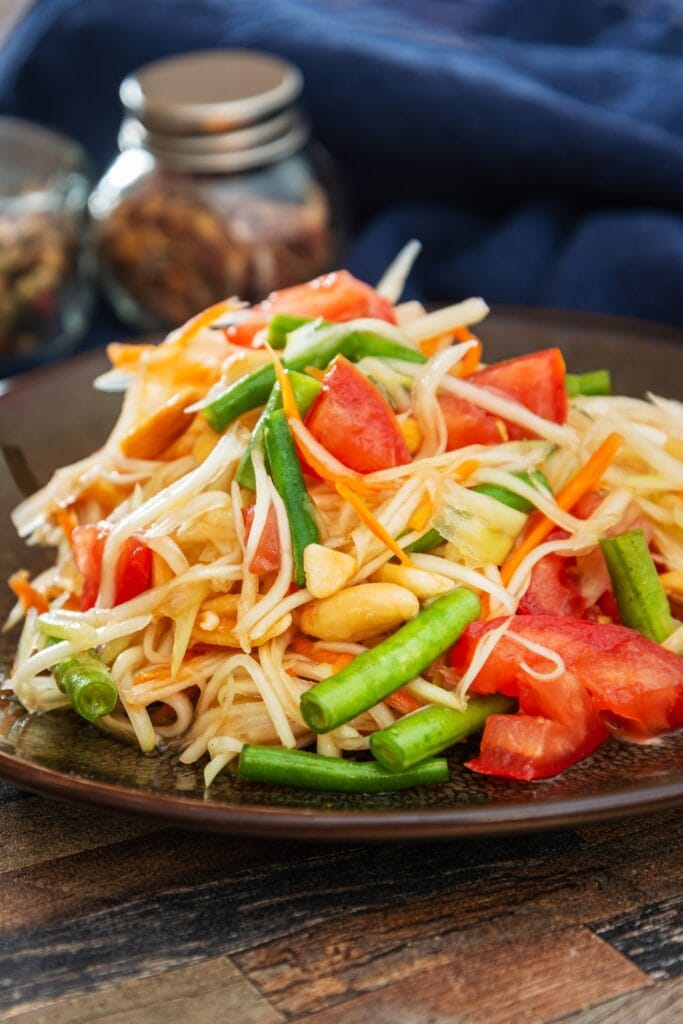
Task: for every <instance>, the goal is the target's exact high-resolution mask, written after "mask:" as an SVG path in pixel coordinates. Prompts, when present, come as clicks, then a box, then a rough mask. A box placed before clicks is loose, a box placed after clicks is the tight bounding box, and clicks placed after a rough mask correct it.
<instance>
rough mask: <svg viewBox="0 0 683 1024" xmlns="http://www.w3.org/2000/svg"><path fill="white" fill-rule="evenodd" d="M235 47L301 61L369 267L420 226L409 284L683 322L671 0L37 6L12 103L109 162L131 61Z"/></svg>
mask: <svg viewBox="0 0 683 1024" xmlns="http://www.w3.org/2000/svg"><path fill="white" fill-rule="evenodd" d="M226 45H227V46H246V47H258V48H261V49H266V50H271V51H273V52H275V53H280V54H282V55H283V56H285V57H288V58H290V59H292V60H293V61H295V62H296V63H297V64H298V65H299V66H300V67H301V68H302V70H303V72H304V75H305V78H306V90H305V103H306V106H307V108H308V111H309V113H310V115H311V118H312V121H313V126H314V131H315V134H316V136H317V138H319V139H320V141H322V142H323V143H324V144H325V145H326V146H327V148H328V149H329V150H330V151H331V153H332V154H333V156H334V157H335V158H336V160H337V162H338V163H339V164H340V165H341V168H342V170H343V172H344V175H345V177H346V179H347V182H348V183H349V186H350V191H351V194H352V197H353V200H354V202H355V208H356V215H357V225H358V229H359V230H358V233H357V235H356V238H355V241H354V244H353V246H352V248H351V251H350V254H349V265H350V266H351V269H352V270H355V271H356V272H357V273H359V274H360V275H362V276H364V277H366V278H367V279H369V280H373V279H376V278H377V277H378V276H379V275H380V274H381V272H382V270H383V269H384V267H385V266H386V264H387V263H388V261H389V260H390V259H391V258H392V256H393V255H394V254H395V252H396V250H397V249H398V248H399V247H400V246H401V245H402V244H403V243H404V242H405V241H406V240H407V239H408V238H411V237H419V238H421V239H422V241H423V243H424V255H423V257H422V259H421V261H420V262H419V263H418V265H417V267H416V268H415V270H414V272H413V274H412V275H411V279H410V282H409V292H410V294H411V295H412V296H414V297H415V296H417V297H420V298H423V299H444V298H454V299H457V298H459V297H462V296H465V295H467V294H472V293H476V294H483V295H485V296H486V298H487V299H488V300H489V301H490V302H493V303H495V302H511V303H523V304H529V305H534V304H543V305H550V306H557V307H565V308H576V309H590V310H597V311H602V312H609V313H618V314H626V315H631V316H637V317H643V318H646V319H653V320H661V321H667V322H670V323H677V324H683V286H682V284H683V16H682V15H681V8H680V4H679V3H678V2H676V0H672V2H669V3H667V2H664V0H624V2H616V0H614V2H611V0H571V2H567V0H543V2H542V3H539V2H538V0H421V2H418V0H413V2H409V0H394V2H390V0H384V2H381V0H363V2H357V3H353V2H349V0H346V2H345V0H327V2H323V0H145V2H144V3H141V2H140V0H88V2H87V3H83V2H82V0H39V2H38V3H37V4H36V5H35V6H34V7H33V8H32V10H31V11H30V13H29V14H28V16H27V17H26V18H25V20H24V21H23V23H22V24H21V25H20V26H19V27H18V29H17V30H16V31H15V33H14V35H13V36H12V38H11V39H10V41H9V42H8V43H7V45H6V46H5V49H4V52H3V53H2V54H0V111H2V112H5V113H12V114H16V115H19V116H24V117H29V118H32V119H34V120H37V121H40V122H43V123H45V124H48V125H50V126H52V127H55V128H58V129H60V130H62V131H65V132H67V133H68V134H70V135H72V136H74V137H76V138H77V139H79V140H80V141H81V142H82V143H83V144H84V145H85V147H86V149H87V150H88V151H89V153H90V154H91V156H92V157H93V159H94V160H95V161H96V163H97V164H98V165H99V167H100V168H102V169H103V168H104V166H106V164H107V162H108V161H109V160H110V159H111V158H112V157H113V155H114V153H115V150H116V134H117V130H118V126H119V123H120V117H121V112H120V108H119V102H118V85H119V82H120V81H121V79H122V78H123V77H124V75H125V74H126V73H127V72H129V71H131V70H132V69H134V68H136V67H138V66H140V65H141V64H143V63H145V62H147V61H149V60H152V59H154V58H157V57H160V56H164V55H167V54H171V53H178V52H183V51H188V50H192V49H198V48H205V47H214V46H226ZM103 330H104V333H105V334H106V333H107V331H106V330H105V329H103Z"/></svg>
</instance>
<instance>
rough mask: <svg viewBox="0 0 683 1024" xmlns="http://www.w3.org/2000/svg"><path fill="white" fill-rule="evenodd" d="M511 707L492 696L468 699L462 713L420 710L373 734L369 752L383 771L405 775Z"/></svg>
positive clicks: (504, 699)
mask: <svg viewBox="0 0 683 1024" xmlns="http://www.w3.org/2000/svg"><path fill="white" fill-rule="evenodd" d="M515 706H516V703H515V701H514V700H511V699H510V698H509V697H503V696H501V695H500V694H494V695H492V696H490V697H474V698H472V699H471V700H470V701H469V702H468V704H467V706H466V707H465V708H464V709H463V710H462V711H454V710H452V709H451V708H441V707H427V708H422V710H420V711H415V712H414V713H413V714H411V715H406V716H405V717H404V718H399V720H398V721H397V722H394V724H393V725H390V726H388V727H387V728H386V729H381V730H380V731H379V732H375V733H373V734H372V736H371V737H370V749H371V750H372V752H373V754H374V755H375V757H376V758H377V760H378V761H379V763H380V764H381V765H382V766H383V767H384V768H386V769H387V771H405V770H406V769H408V768H412V766H413V765H416V764H419V763H420V762H421V761H424V760H425V758H428V757H432V756H433V755H434V754H439V753H441V751H442V750H446V748H447V747H450V746H452V745H453V744H454V743H457V742H458V740H462V739H464V738H465V736H469V735H470V733H473V732H478V730H479V729H481V728H482V726H483V724H484V722H485V721H486V719H487V718H488V716H489V715H504V714H506V713H507V712H509V711H514V709H515Z"/></svg>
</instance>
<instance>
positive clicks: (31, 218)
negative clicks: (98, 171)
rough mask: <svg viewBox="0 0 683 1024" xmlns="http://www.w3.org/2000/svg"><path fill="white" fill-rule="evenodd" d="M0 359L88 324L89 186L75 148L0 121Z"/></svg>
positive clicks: (55, 343) (55, 342)
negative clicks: (86, 244)
mask: <svg viewBox="0 0 683 1024" xmlns="http://www.w3.org/2000/svg"><path fill="white" fill-rule="evenodd" d="M0 146H2V148H3V158H4V162H3V167H2V173H1V174H0V357H1V358H2V359H4V360H7V359H12V358H16V357H22V356H29V355H30V354H31V353H32V352H34V351H35V350H36V349H38V348H39V347H42V346H48V345H49V346H51V347H52V348H54V347H60V348H63V347H64V346H65V344H66V343H68V342H69V341H75V340H76V339H77V336H78V335H79V334H80V333H81V332H82V330H83V329H84V328H85V323H86V320H87V315H88V312H89V306H90V287H89V283H88V282H87V281H86V280H85V275H84V273H83V271H84V266H83V261H82V259H81V250H82V245H83V242H84V214H85V203H86V198H87V192H88V183H87V179H86V177H85V175H84V174H83V173H82V168H80V167H78V166H77V165H78V164H79V163H80V161H81V154H80V150H77V149H76V147H74V146H73V144H72V143H70V142H69V141H68V140H65V139H62V138H61V137H59V136H56V135H54V134H53V133H51V132H47V131H46V130H44V129H42V128H38V127H37V126H34V125H30V124H27V123H24V122H21V121H17V120H15V119H12V118H6V119H0Z"/></svg>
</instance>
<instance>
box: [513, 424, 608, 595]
mask: <svg viewBox="0 0 683 1024" xmlns="http://www.w3.org/2000/svg"><path fill="white" fill-rule="evenodd" d="M623 440H624V439H623V437H622V436H621V434H610V435H609V437H607V438H606V439H605V440H604V441H603V442H602V444H601V445H600V447H599V448H598V449H597V450H596V451H595V452H593V454H592V455H591V457H590V459H589V460H588V462H587V463H586V465H585V466H583V467H582V468H581V469H580V470H579V472H578V473H577V474H576V475H575V476H574V477H572V479H571V480H570V481H569V483H568V484H567V485H566V487H563V488H562V490H561V491H560V492H559V494H558V495H557V497H556V499H555V500H556V501H557V504H558V505H559V506H560V508H561V509H563V510H564V511H565V512H568V511H569V510H570V509H571V508H573V506H574V505H576V503H577V501H579V500H580V499H581V498H582V497H583V496H584V494H586V492H587V491H589V490H590V489H591V488H592V487H594V486H595V483H596V481H599V480H600V478H601V477H602V474H603V473H604V472H605V470H606V469H607V467H608V466H609V464H610V463H611V462H612V459H613V458H614V456H615V455H616V453H617V451H618V450H619V447H620V445H621V444H622V442H623ZM554 526H555V524H554V523H553V521H552V519H548V517H547V516H545V515H543V514H541V513H538V514H536V515H534V516H532V517H531V521H530V522H529V526H528V528H527V531H526V533H525V535H524V537H523V538H522V542H521V544H520V545H519V547H517V548H515V550H514V551H511V552H510V554H509V555H508V557H507V558H506V559H505V561H504V562H503V564H502V566H501V568H500V575H501V579H502V581H503V585H504V586H507V585H508V583H509V582H510V580H511V579H512V577H513V575H514V573H515V570H516V569H517V568H518V567H519V566H520V565H521V563H522V562H523V561H524V559H525V558H526V556H527V555H528V554H529V552H530V551H533V549H534V548H535V547H537V546H538V545H539V544H541V543H542V542H543V541H544V540H545V538H546V537H547V536H548V534H549V533H550V532H551V530H552V529H553V527H554Z"/></svg>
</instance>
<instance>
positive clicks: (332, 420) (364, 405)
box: [305, 356, 411, 473]
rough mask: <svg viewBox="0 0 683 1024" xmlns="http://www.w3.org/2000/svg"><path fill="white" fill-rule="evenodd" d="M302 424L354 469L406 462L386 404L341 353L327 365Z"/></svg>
mask: <svg viewBox="0 0 683 1024" xmlns="http://www.w3.org/2000/svg"><path fill="white" fill-rule="evenodd" d="M305 423H306V426H307V427H308V429H309V430H310V432H311V433H312V434H313V436H314V437H315V438H316V439H317V440H318V441H320V443H321V444H322V445H324V446H325V448H326V449H327V450H328V451H329V452H330V454H332V455H334V456H335V458H337V459H338V460H339V461H340V462H342V463H343V464H344V465H345V466H348V467H349V469H354V470H356V472H358V473H373V472H374V471H375V470H379V469H389V468H391V467H393V466H403V465H405V464H407V463H408V462H410V461H411V459H410V452H409V451H408V446H407V445H406V442H405V439H404V437H403V434H402V433H401V428H400V426H399V423H398V420H397V419H396V417H395V415H394V413H393V411H392V409H391V408H390V406H389V404H388V403H387V401H386V400H385V399H384V397H383V396H382V394H381V393H380V392H379V391H378V390H377V388H376V387H375V385H374V384H373V383H372V382H371V381H369V380H368V379H367V377H364V376H363V374H362V373H361V372H360V370H357V369H356V367H355V366H353V364H352V363H350V362H349V361H348V359H345V358H344V357H343V356H337V357H336V358H335V359H334V360H333V361H332V363H331V364H330V367H329V369H328V370H327V372H326V374H325V377H324V379H323V387H322V391H321V392H320V394H319V395H318V397H317V398H316V400H315V402H314V403H313V405H312V406H311V408H310V410H309V412H308V415H307V416H306V421H305Z"/></svg>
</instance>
